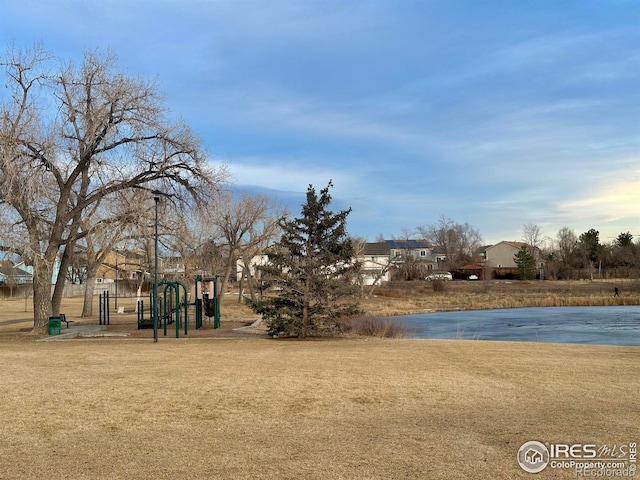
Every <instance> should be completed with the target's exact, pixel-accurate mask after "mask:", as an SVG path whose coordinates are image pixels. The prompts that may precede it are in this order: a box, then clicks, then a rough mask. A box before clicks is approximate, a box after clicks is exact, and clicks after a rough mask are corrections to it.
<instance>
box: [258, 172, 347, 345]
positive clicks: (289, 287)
mask: <svg viewBox="0 0 640 480" xmlns="http://www.w3.org/2000/svg"><path fill="white" fill-rule="evenodd" d="M332 186H333V184H332V183H331V182H329V184H328V185H327V187H326V188H324V189H322V190H321V191H320V195H317V194H316V191H315V189H314V188H313V186H312V185H309V188H308V189H307V202H306V204H304V205H303V206H302V215H301V217H300V218H294V219H293V220H286V219H285V220H283V221H282V222H281V227H282V230H283V234H282V237H281V239H280V241H279V242H278V243H277V244H276V245H275V246H274V247H273V250H272V251H271V252H269V264H268V265H266V266H264V267H262V268H261V270H262V280H263V281H264V282H265V285H267V286H270V287H275V288H271V289H269V290H270V291H271V292H274V295H273V296H269V295H267V296H265V297H264V298H262V299H261V300H259V301H257V302H253V303H252V307H253V309H254V310H255V311H256V312H258V313H260V314H262V316H263V319H264V320H265V321H266V322H267V326H268V329H269V334H271V335H276V334H277V335H282V336H298V337H307V336H315V335H325V334H330V333H338V332H341V331H343V328H344V320H345V319H346V318H347V317H348V316H350V315H354V314H355V313H357V312H358V305H357V300H354V299H355V295H356V292H357V287H356V285H355V283H354V282H353V278H354V276H355V274H356V273H357V269H358V268H359V266H358V264H357V262H355V259H354V247H353V245H352V242H351V239H350V238H349V237H348V235H347V232H346V218H347V215H348V214H349V213H350V212H351V209H348V210H343V211H340V212H338V213H333V212H331V211H329V210H328V206H329V204H330V202H331V195H329V188H331V187H332Z"/></svg>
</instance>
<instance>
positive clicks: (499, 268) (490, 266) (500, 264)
mask: <svg viewBox="0 0 640 480" xmlns="http://www.w3.org/2000/svg"><path fill="white" fill-rule="evenodd" d="M522 247H529V245H527V244H526V243H523V242H509V241H502V242H500V243H497V244H495V245H490V246H488V247H486V248H485V249H484V252H482V254H481V255H482V256H483V257H484V262H483V263H484V266H485V269H486V270H487V278H496V277H505V276H514V277H515V276H516V275H517V274H518V266H517V265H516V262H515V259H514V257H515V255H516V254H517V253H518V252H519V251H520V249H521V248H522ZM537 253H538V251H537V250H536V251H535V252H534V255H535V256H536V270H537V271H538V273H539V275H541V276H543V271H544V262H542V261H541V260H540V259H539V258H540V256H539V255H537Z"/></svg>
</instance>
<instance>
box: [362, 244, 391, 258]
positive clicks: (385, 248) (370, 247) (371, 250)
mask: <svg viewBox="0 0 640 480" xmlns="http://www.w3.org/2000/svg"><path fill="white" fill-rule="evenodd" d="M390 251H391V249H390V247H389V244H388V243H387V242H375V243H365V244H364V248H363V249H362V255H389V253H390Z"/></svg>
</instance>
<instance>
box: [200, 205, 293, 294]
mask: <svg viewBox="0 0 640 480" xmlns="http://www.w3.org/2000/svg"><path fill="white" fill-rule="evenodd" d="M284 216H285V212H284V211H283V210H282V209H280V208H278V207H277V206H276V205H275V204H274V202H273V201H272V200H271V199H270V198H269V197H267V196H263V195H257V196H249V195H246V194H242V195H240V196H238V197H233V196H231V195H229V196H227V197H226V199H223V200H222V201H221V202H220V203H219V204H218V206H217V208H216V210H215V212H214V213H213V215H212V216H211V226H212V227H213V228H212V234H213V237H214V238H219V239H220V240H221V243H220V244H219V247H222V248H223V250H224V252H225V255H224V258H225V264H224V271H223V272H222V274H221V275H220V291H221V292H224V291H225V290H226V285H227V283H228V281H229V277H230V276H231V272H232V271H233V270H234V268H235V267H236V262H237V260H238V259H242V260H243V261H244V262H245V265H247V266H249V264H250V262H251V258H253V256H254V255H257V254H258V253H259V252H260V250H261V249H263V248H266V246H267V244H268V242H269V240H271V239H273V238H274V237H275V235H276V234H277V233H278V232H279V228H280V227H279V221H280V220H281V219H282V218H283V217H284ZM250 288H252V287H251V286H250Z"/></svg>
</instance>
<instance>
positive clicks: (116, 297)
mask: <svg viewBox="0 0 640 480" xmlns="http://www.w3.org/2000/svg"><path fill="white" fill-rule="evenodd" d="M115 250H116V312H117V311H118V248H117V247H116V249H115Z"/></svg>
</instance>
